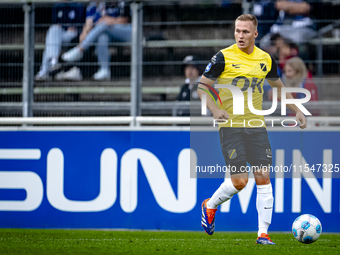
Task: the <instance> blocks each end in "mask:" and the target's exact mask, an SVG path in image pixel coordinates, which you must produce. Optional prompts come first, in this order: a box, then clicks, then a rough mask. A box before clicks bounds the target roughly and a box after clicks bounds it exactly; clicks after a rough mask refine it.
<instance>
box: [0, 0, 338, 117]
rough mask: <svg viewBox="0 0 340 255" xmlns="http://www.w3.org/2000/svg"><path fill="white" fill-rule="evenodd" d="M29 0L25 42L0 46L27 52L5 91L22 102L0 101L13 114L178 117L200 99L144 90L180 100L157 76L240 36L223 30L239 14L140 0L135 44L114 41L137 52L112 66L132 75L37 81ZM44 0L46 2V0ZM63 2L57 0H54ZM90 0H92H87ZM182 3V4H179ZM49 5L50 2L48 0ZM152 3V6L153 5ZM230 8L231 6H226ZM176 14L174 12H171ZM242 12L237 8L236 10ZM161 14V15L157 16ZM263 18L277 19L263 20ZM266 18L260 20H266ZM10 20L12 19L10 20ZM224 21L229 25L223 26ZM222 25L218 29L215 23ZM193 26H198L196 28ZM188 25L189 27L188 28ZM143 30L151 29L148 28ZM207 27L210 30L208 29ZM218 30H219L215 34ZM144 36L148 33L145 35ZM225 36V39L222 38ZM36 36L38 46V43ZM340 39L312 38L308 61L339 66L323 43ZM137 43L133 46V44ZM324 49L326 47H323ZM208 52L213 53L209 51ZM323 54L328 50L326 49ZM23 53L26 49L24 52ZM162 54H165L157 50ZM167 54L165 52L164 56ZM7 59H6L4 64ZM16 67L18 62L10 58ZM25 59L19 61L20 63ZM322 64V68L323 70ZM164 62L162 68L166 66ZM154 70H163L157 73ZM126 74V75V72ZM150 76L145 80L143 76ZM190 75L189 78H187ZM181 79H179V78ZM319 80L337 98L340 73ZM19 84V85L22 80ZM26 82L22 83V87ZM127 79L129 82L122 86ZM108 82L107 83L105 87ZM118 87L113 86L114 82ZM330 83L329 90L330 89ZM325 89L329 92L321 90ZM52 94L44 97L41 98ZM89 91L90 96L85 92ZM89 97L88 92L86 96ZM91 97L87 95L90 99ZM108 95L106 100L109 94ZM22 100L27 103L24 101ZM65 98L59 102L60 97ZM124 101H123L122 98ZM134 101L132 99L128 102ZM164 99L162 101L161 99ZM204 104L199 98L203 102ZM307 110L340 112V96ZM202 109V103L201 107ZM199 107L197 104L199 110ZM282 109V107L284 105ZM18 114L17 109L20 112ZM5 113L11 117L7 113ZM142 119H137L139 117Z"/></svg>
mask: <svg viewBox="0 0 340 255" xmlns="http://www.w3.org/2000/svg"><path fill="white" fill-rule="evenodd" d="M29 2H31V1H27V2H26V3H25V4H24V6H25V7H24V14H25V23H24V24H22V25H20V26H22V29H23V34H24V42H23V44H17V43H16V44H2V45H0V51H13V54H17V52H18V51H20V52H22V50H23V53H24V68H23V73H24V74H23V81H22V82H12V83H11V84H9V83H8V86H7V85H6V84H7V83H6V82H3V83H2V84H3V85H2V86H1V87H0V96H6V95H11V96H13V97H16V98H17V102H14V101H8V102H5V101H3V102H0V111H4V112H6V113H8V114H9V113H10V111H13V112H14V113H16V114H17V115H19V116H20V115H21V113H23V114H22V116H41V115H39V114H42V115H48V114H50V115H53V114H55V116H57V115H58V116H65V115H67V114H73V115H76V114H78V113H79V114H80V115H86V114H87V115H100V114H102V113H103V114H115V115H116V114H120V115H131V116H132V117H136V116H139V115H141V114H142V113H143V114H147V115H172V116H176V115H177V111H178V110H180V109H181V110H184V109H190V108H191V107H193V106H194V108H195V107H196V106H195V104H196V103H195V102H194V103H193V102H192V103H189V102H143V101H142V100H141V97H142V95H145V94H148V95H150V96H151V97H152V96H154V95H158V94H162V95H168V96H170V98H172V99H174V98H175V96H176V94H177V93H178V92H179V88H180V85H181V84H177V85H176V84H173V85H170V86H172V87H169V85H166V86H167V87H166V86H159V85H158V84H157V83H156V82H152V81H151V82H150V80H152V78H159V77H162V75H164V76H165V77H172V76H174V74H177V77H179V76H178V74H180V69H181V66H182V64H183V62H182V60H183V56H185V55H187V54H194V53H199V54H201V53H204V56H203V58H202V60H201V61H199V62H197V64H203V63H207V62H208V59H209V58H208V57H207V56H208V55H209V56H210V57H211V56H212V55H211V54H210V51H211V52H214V51H215V50H216V49H220V48H221V47H226V46H229V45H231V44H232V43H234V39H232V34H230V35H227V36H225V34H222V31H226V30H228V29H229V30H230V28H231V26H232V24H233V22H234V19H233V18H230V20H229V19H226V17H225V16H224V17H222V18H221V17H219V16H218V15H212V16H209V18H204V19H201V18H196V19H195V18H193V17H194V16H193V15H191V16H190V15H188V14H185V11H182V10H186V9H190V8H198V7H197V6H195V5H188V6H186V3H187V2H181V3H174V2H165V1H164V2H159V1H142V2H140V1H136V2H132V3H131V11H132V25H133V31H134V33H133V36H132V42H131V43H112V44H111V45H112V46H119V47H120V46H122V47H125V48H124V49H129V51H130V52H129V53H128V54H131V63H130V62H124V63H120V62H117V63H111V65H112V66H117V67H119V65H124V66H127V67H128V66H129V65H131V69H130V72H131V74H130V77H129V79H125V80H124V81H121V80H118V81H115V82H111V81H110V82H101V83H99V84H98V83H93V82H91V81H85V82H67V83H64V84H62V85H60V83H58V82H52V83H51V82H49V83H47V82H46V83H41V84H38V83H34V82H33V72H32V66H34V64H32V61H33V62H34V54H32V50H33V49H35V50H38V51H40V52H41V50H42V49H43V48H44V43H42V42H40V41H39V42H38V43H35V42H34V39H32V37H33V36H34V25H35V24H34V11H35V8H34V7H35V6H38V4H37V3H39V2H40V1H33V2H34V3H35V4H30V3H29ZM42 2H44V1H42ZM54 2H57V1H54ZM81 2H88V1H81ZM230 3H232V4H235V5H236V4H237V5H239V6H240V8H239V11H241V10H242V8H241V7H242V1H230ZM201 4H202V5H205V6H207V7H208V8H213V9H216V10H217V9H218V8H217V6H218V5H219V4H221V3H220V2H219V1H214V2H211V3H209V4H207V3H205V2H204V1H202V2H201ZM166 5H168V6H169V10H171V11H173V10H174V9H175V8H173V7H174V5H176V8H177V7H178V10H179V13H176V15H173V16H171V15H167V16H166V17H162V16H160V15H159V17H158V18H157V17H156V18H155V19H154V20H148V19H149V16H150V15H149V14H150V13H151V12H150V11H152V10H154V9H155V8H156V9H157V8H158V7H162V8H163V7H164V8H163V9H164V10H163V11H167V10H168V9H167V7H166ZM177 5H178V6H177ZM46 6H47V5H46ZM150 6H151V7H152V8H151V9H150ZM144 10H146V11H149V12H148V13H146V16H144V22H143V11H144ZM226 10H227V9H226ZM181 12H183V13H184V14H185V15H186V17H187V20H185V19H184V18H183V17H184V16H185V15H183V14H182V13H181ZM169 13H170V12H169ZM236 14H237V15H238V14H240V13H235V15H236ZM157 19H158V20H157ZM261 22H264V23H265V22H268V23H270V22H272V21H270V20H268V21H261ZM261 22H260V24H261ZM315 22H316V23H317V24H320V25H322V26H321V27H323V28H322V29H320V30H319V35H326V34H327V33H330V32H332V30H333V29H334V28H335V27H337V26H338V25H339V24H340V23H339V21H338V20H334V19H318V20H315ZM5 25H6V24H5ZM49 25H50V24H38V25H37V26H38V27H39V28H41V27H48V26H49ZM197 26H199V27H200V28H202V29H203V30H204V29H207V31H209V29H210V30H211V31H214V29H215V30H216V31H220V32H221V33H218V34H217V35H218V36H216V39H207V38H204V37H203V36H202V35H198V36H195V37H194V36H193V35H194V31H198V30H197ZM219 26H223V28H222V27H219ZM215 27H217V28H215ZM192 28H193V29H192ZM152 29H154V30H157V29H160V30H162V32H163V34H165V36H164V38H163V39H164V40H161V39H157V40H145V38H146V35H147V33H148V32H149V31H151V30H152ZM185 29H186V30H185ZM195 29H196V30H195ZM143 30H144V32H145V33H143ZM183 31H187V32H190V33H189V35H186V34H184V33H181V32H183ZM204 31H206V30H204ZM215 34H216V33H215ZM143 36H144V37H143ZM222 38H225V39H222ZM32 40H33V45H32ZM339 42H340V39H339V38H336V37H333V38H324V37H322V39H321V37H319V38H316V39H313V40H311V41H310V42H309V43H310V44H311V45H313V47H314V49H315V48H318V49H319V51H316V53H317V52H319V55H317V54H316V58H315V59H314V60H311V59H310V60H307V61H306V62H307V63H311V64H315V65H316V67H318V69H317V70H318V74H320V70H321V71H322V65H325V64H329V65H338V64H340V60H339V59H325V56H324V55H322V54H320V47H323V48H325V47H327V46H330V47H333V46H336V45H338V44H339ZM130 47H131V48H130ZM321 49H322V48H321ZM207 52H208V53H207ZM321 53H322V50H321ZM20 54H22V53H20ZM142 54H144V58H145V59H143V58H142ZM157 54H159V56H158V55H157ZM162 54H163V55H164V56H163V55H162ZM152 55H154V56H156V55H157V57H155V58H150V56H152ZM2 64H6V63H2ZM10 64H11V65H12V66H14V65H15V63H10ZM18 64H19V63H18ZM88 64H89V63H87V62H84V63H80V64H79V65H80V66H86V65H88ZM320 66H321V69H320ZM161 67H162V69H161ZM154 70H158V71H155V72H153V71H154ZM146 76H153V77H152V78H151V79H149V83H151V84H152V83H153V84H152V86H149V84H148V85H147V86H146V82H145V80H146V78H147V77H146ZM125 78H126V77H125ZM143 80H144V81H143ZM183 80H184V79H183ZM177 81H178V79H177ZM315 83H316V84H317V85H318V86H319V89H320V90H322V91H328V90H329V91H331V92H332V93H328V94H327V97H324V98H325V99H326V100H328V99H329V98H331V97H332V100H334V98H336V96H337V95H336V93H333V92H336V91H335V90H336V88H337V86H338V85H339V82H338V80H337V78H336V77H335V78H333V80H332V81H331V82H329V84H326V83H327V81H324V80H323V81H322V80H321V79H320V80H315ZM18 84H19V85H18ZM20 84H22V87H19V86H20ZM120 84H124V85H126V87H124V85H120ZM168 84H170V83H168ZM103 86H105V87H103ZM109 86H112V87H109ZM325 88H329V89H325ZM320 94H322V95H323V94H324V93H323V92H321V93H320ZM51 95H55V98H56V99H54V100H49V99H50V98H51V97H49V96H51ZM60 95H75V96H74V98H75V99H74V101H73V100H70V101H72V102H68V101H67V100H68V99H67V98H66V99H60V100H59V99H58V98H59V97H58V96H60ZM89 95H101V96H103V97H98V98H99V99H96V100H97V101H95V100H93V101H86V100H87V99H86V98H88V96H89ZM126 95H128V97H127V98H128V99H126V97H125V99H122V100H120V101H121V102H116V99H117V97H119V96H122V97H123V96H126ZM42 96H43V97H44V98H46V99H44V100H40V98H41V97H42ZM83 96H84V97H83ZM85 96H87V97H85ZM106 96H116V97H109V99H107V98H108V97H106ZM84 98H85V99H84ZM103 98H104V99H103ZM19 100H21V101H22V102H19ZM58 100H59V102H58ZM117 101H118V100H117ZM128 101H130V102H128ZM158 101H159V100H158ZM267 104H268V105H271V103H270V102H269V103H268V102H264V107H266V105H267ZM197 105H199V103H197ZM306 107H307V109H311V110H316V111H319V113H318V114H324V113H326V114H333V115H335V114H338V113H337V109H339V102H338V101H319V102H310V103H308V104H307V105H306ZM196 108H197V107H196ZM196 108H195V109H196ZM278 109H279V108H278ZM14 115H15V114H14ZM2 116H6V114H3V115H2ZM135 120H136V119H134V121H135Z"/></svg>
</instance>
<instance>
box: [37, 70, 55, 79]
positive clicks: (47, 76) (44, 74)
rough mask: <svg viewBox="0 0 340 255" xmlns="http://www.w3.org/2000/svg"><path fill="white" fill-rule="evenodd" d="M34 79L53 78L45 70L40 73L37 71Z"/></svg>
mask: <svg viewBox="0 0 340 255" xmlns="http://www.w3.org/2000/svg"><path fill="white" fill-rule="evenodd" d="M34 80H35V81H50V80H52V77H51V76H49V75H48V73H46V72H45V71H39V73H37V74H36V75H35V76H34Z"/></svg>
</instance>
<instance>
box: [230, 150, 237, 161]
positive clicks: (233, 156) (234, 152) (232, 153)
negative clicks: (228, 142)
mask: <svg viewBox="0 0 340 255" xmlns="http://www.w3.org/2000/svg"><path fill="white" fill-rule="evenodd" d="M228 157H229V158H230V159H234V158H236V157H237V153H236V149H233V150H229V151H228Z"/></svg>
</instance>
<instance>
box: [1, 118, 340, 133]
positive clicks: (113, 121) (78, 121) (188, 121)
mask: <svg viewBox="0 0 340 255" xmlns="http://www.w3.org/2000/svg"><path fill="white" fill-rule="evenodd" d="M274 120H275V122H274ZM288 120H295V118H294V117H289V116H287V117H286V116H284V117H282V116H274V117H265V121H266V123H267V126H268V123H271V125H270V124H269V127H272V128H274V129H275V128H280V127H282V126H284V125H283V124H282V122H283V121H285V122H287V121H288ZM213 124H214V119H213V117H169V116H156V117H155V116H137V117H131V116H126V117H26V118H24V117H21V118H0V129H1V128H7V127H6V125H16V126H21V125H55V126H63V125H85V126H97V125H105V126H112V125H118V126H123V125H129V126H135V125H136V126H143V125H144V126H150V125H151V126H152V125H162V126H169V125H188V126H190V125H202V126H211V127H212V126H213ZM215 124H216V123H215ZM274 124H275V125H274ZM281 124H282V125H281ZM2 125H3V126H2ZM307 127H308V128H309V129H318V128H324V127H335V128H337V129H338V130H339V131H340V117H308V118H307ZM307 130H308V129H307Z"/></svg>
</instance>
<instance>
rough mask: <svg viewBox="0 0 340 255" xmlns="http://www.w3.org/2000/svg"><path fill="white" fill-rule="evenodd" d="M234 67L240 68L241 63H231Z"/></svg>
mask: <svg viewBox="0 0 340 255" xmlns="http://www.w3.org/2000/svg"><path fill="white" fill-rule="evenodd" d="M231 65H232V66H233V67H235V68H240V65H241V64H231Z"/></svg>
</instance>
